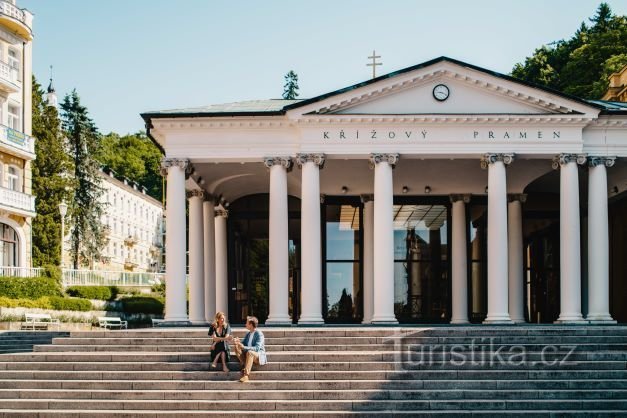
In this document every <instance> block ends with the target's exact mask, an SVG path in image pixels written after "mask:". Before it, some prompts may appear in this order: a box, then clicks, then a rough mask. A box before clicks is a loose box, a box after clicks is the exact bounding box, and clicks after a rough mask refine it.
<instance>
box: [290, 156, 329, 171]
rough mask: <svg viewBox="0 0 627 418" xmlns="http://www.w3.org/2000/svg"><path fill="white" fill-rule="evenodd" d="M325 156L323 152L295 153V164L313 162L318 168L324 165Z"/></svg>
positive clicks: (300, 164) (301, 164) (300, 165)
mask: <svg viewBox="0 0 627 418" xmlns="http://www.w3.org/2000/svg"><path fill="white" fill-rule="evenodd" d="M325 158H326V156H325V155H324V154H323V153H311V154H296V164H298V166H299V167H302V166H303V165H304V164H305V163H307V162H313V163H314V164H315V165H317V166H318V167H319V168H323V167H324V161H325Z"/></svg>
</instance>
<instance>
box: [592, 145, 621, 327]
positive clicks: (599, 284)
mask: <svg viewBox="0 0 627 418" xmlns="http://www.w3.org/2000/svg"><path fill="white" fill-rule="evenodd" d="M615 160H616V157H589V158H588V165H589V169H588V314H587V315H586V319H587V320H588V321H590V322H591V323H600V324H607V323H616V321H615V320H614V319H613V318H612V316H611V315H610V283H609V281H610V273H609V263H610V260H609V241H610V239H609V232H608V228H609V222H608V213H607V172H606V167H612V166H613V165H614V161H615Z"/></svg>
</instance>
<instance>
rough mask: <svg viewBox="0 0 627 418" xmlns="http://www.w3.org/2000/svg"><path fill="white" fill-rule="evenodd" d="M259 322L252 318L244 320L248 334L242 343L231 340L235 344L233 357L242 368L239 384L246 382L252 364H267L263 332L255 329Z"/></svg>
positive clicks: (238, 340) (236, 339)
mask: <svg viewBox="0 0 627 418" xmlns="http://www.w3.org/2000/svg"><path fill="white" fill-rule="evenodd" d="M257 325H259V320H258V319H257V318H255V317H254V316H249V317H247V318H246V329H247V330H248V333H247V334H246V336H245V337H244V340H243V342H242V341H240V339H239V338H233V341H234V343H235V355H236V356H237V358H238V359H239V363H240V365H241V366H242V378H241V379H240V380H239V381H240V382H242V383H243V382H248V377H249V375H250V369H252V367H253V363H255V364H259V365H261V366H263V365H264V364H266V363H267V362H268V359H267V358H266V347H265V345H264V337H263V332H261V331H259V330H258V329H257Z"/></svg>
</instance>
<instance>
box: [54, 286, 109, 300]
mask: <svg viewBox="0 0 627 418" xmlns="http://www.w3.org/2000/svg"><path fill="white" fill-rule="evenodd" d="M65 293H67V294H68V295H70V296H74V297H77V298H84V299H98V300H113V299H115V298H116V297H117V295H118V293H120V289H119V288H118V287H117V286H70V287H68V288H67V289H65Z"/></svg>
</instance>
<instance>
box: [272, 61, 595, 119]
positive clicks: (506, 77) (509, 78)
mask: <svg viewBox="0 0 627 418" xmlns="http://www.w3.org/2000/svg"><path fill="white" fill-rule="evenodd" d="M442 61H448V62H451V63H453V64H457V65H459V66H462V67H468V68H470V69H473V70H476V71H479V72H482V73H485V74H488V75H491V76H494V77H498V78H502V79H504V80H507V81H511V82H513V83H518V84H523V85H526V86H528V87H532V88H536V89H539V90H543V91H545V92H547V93H550V94H554V95H556V96H560V97H563V98H565V99H568V100H572V101H575V102H578V103H580V104H583V105H586V106H589V107H593V108H596V109H603V107H602V106H601V105H598V104H595V103H589V102H587V101H586V100H584V99H582V98H580V97H577V96H573V95H570V94H567V93H564V92H561V91H559V90H554V89H552V88H550V87H545V86H541V85H539V84H536V83H532V82H529V81H525V80H521V79H519V78H515V77H512V76H509V75H506V74H502V73H499V72H496V71H492V70H487V69H485V68H482V67H478V66H476V65H472V64H468V63H466V62H463V61H459V60H456V59H453V58H449V57H446V56H441V57H438V58H434V59H432V60H429V61H425V62H423V63H421V64H417V65H412V66H411V67H406V68H403V69H400V70H397V71H393V72H391V73H388V74H384V75H382V76H379V77H376V78H373V79H371V80H367V81H362V82H361V83H357V84H353V85H352V86H348V87H344V88H341V89H339V90H335V91H332V92H329V93H325V94H322V95H320V96H316V97H312V98H311V99H306V100H303V101H302V102H298V103H293V104H290V105H287V106H285V107H283V110H284V111H286V110H290V109H296V108H298V107H301V106H307V105H309V104H312V103H316V102H319V101H321V100H324V99H327V98H329V97H333V96H336V95H338V94H342V93H346V92H348V91H351V90H355V89H358V88H360V87H364V86H367V85H370V84H373V83H376V82H378V81H381V80H385V79H388V78H393V77H396V76H398V75H400V74H404V73H408V72H411V71H414V70H418V69H421V68H425V67H428V66H430V65H433V64H436V63H438V62H442Z"/></svg>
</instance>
